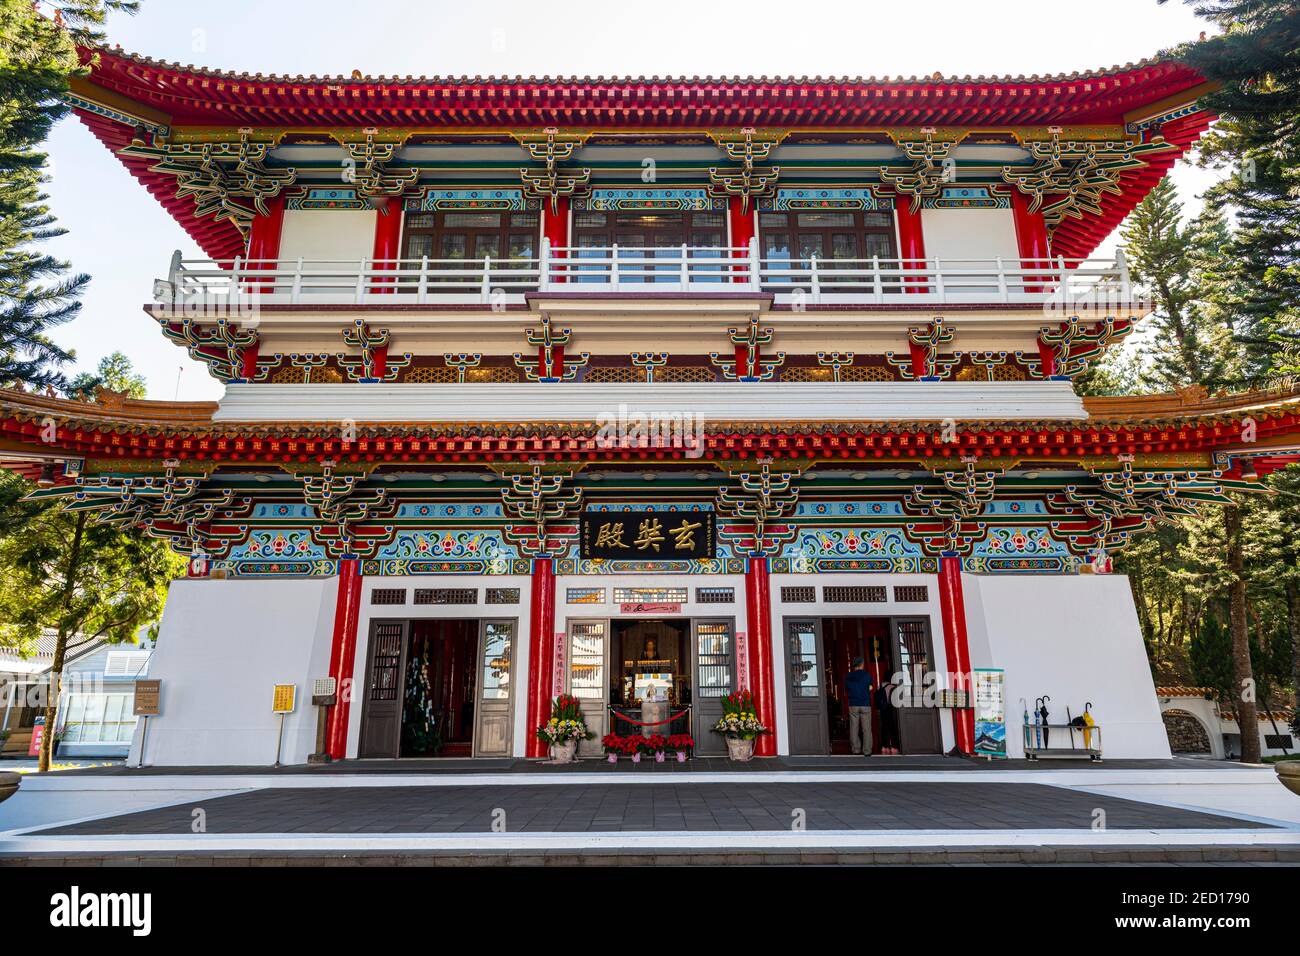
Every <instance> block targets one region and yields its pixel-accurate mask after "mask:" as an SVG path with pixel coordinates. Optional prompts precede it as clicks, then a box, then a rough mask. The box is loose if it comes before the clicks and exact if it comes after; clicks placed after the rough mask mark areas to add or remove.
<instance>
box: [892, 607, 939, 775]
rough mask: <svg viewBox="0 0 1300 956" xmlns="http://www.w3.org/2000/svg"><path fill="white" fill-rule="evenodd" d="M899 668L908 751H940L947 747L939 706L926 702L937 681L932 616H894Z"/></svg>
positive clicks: (901, 732)
mask: <svg viewBox="0 0 1300 956" xmlns="http://www.w3.org/2000/svg"><path fill="white" fill-rule="evenodd" d="M891 623H892V627H891V630H892V631H893V634H894V648H893V649H894V653H895V663H896V666H895V672H896V673H898V674H900V675H901V677H902V681H901V686H902V688H903V690H904V693H903V694H902V702H903V706H902V707H900V708H898V738H899V743H900V744H901V749H902V751H903V753H905V754H937V753H940V752H941V751H942V750H943V743H942V738H941V737H940V736H939V709H938V708H937V707H934V706H926V699H925V697H926V690H927V689H928V688H930V687H931V686H932V684H933V681H929V682H927V675H929V674H930V673H931V672H932V671H933V669H934V646H933V643H932V640H931V636H930V619H929V618H928V617H896V618H893V620H892V622H891Z"/></svg>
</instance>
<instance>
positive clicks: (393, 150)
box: [333, 127, 420, 215]
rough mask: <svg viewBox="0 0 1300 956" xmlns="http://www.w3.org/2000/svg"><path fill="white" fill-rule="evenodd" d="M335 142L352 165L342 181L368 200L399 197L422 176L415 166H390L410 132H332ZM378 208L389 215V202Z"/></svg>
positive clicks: (374, 130) (345, 172) (372, 128)
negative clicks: (395, 167) (342, 149)
mask: <svg viewBox="0 0 1300 956" xmlns="http://www.w3.org/2000/svg"><path fill="white" fill-rule="evenodd" d="M333 136H334V139H335V141H336V142H337V143H338V144H339V145H340V146H342V147H343V148H344V149H345V150H347V153H348V160H349V162H350V163H351V165H350V166H349V167H348V168H347V169H346V170H345V171H344V175H343V181H344V182H345V183H347V184H348V185H349V186H352V187H353V188H355V189H356V191H357V195H359V196H365V197H367V198H369V199H381V200H382V199H387V198H388V197H390V196H400V195H401V194H402V193H404V192H405V191H406V190H407V189H409V188H410V187H411V186H414V185H415V183H416V180H418V179H419V178H420V171H419V170H418V169H415V168H414V167H412V168H409V169H404V170H401V171H400V172H393V171H390V170H389V168H388V166H389V164H390V163H391V162H392V160H393V157H394V156H396V155H397V151H398V150H399V149H401V148H402V146H403V144H404V143H405V142H406V140H407V139H408V138H409V137H410V134H409V133H398V134H385V135H384V136H382V137H381V136H380V134H379V130H378V129H375V128H374V127H369V128H366V129H362V130H358V131H354V132H352V131H350V132H338V133H334V134H333ZM379 211H380V212H381V213H382V214H384V215H387V214H388V204H387V203H386V202H381V203H379Z"/></svg>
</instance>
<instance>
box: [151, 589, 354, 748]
mask: <svg viewBox="0 0 1300 956" xmlns="http://www.w3.org/2000/svg"><path fill="white" fill-rule="evenodd" d="M337 581H338V579H337V578H333V577H329V578H309V579H290V578H275V579H228V580H213V579H181V580H178V581H173V582H172V585H171V588H170V590H169V591H168V594H167V603H166V606H165V608H164V610H163V618H162V624H161V627H160V629H159V636H158V646H157V648H156V649H155V650H154V656H153V660H152V661H151V662H150V665H149V676H150V677H152V678H160V679H161V680H162V696H161V709H162V713H161V714H160V715H159V716H157V717H150V718H149V727H148V734H147V737H146V739H145V742H144V747H145V753H144V763H145V765H146V766H148V765H152V766H159V767H161V766H186V765H191V766H192V765H228V766H238V765H254V766H256V765H270V764H272V763H274V761H275V749H276V738H277V735H278V734H279V728H280V718H279V717H278V716H276V715H275V714H273V713H271V696H272V690H273V687H274V685H275V684H277V683H293V684H297V685H298V695H297V709H296V710H295V711H294V713H292V714H289V715H288V716H286V717H285V720H284V737H283V740H284V748H283V753H282V756H281V762H282V763H305V762H306V760H307V755H308V754H310V753H311V752H312V751H314V750H315V749H316V708H314V707H312V706H311V681H312V680H313V679H314V678H317V677H324V676H326V675H327V674H328V672H329V654H330V641H331V637H332V631H333V626H334V604H335V600H336V596H337V593H338V585H337ZM142 732H143V721H141V722H139V723H137V724H136V730H135V739H134V740H133V741H132V744H131V754H130V757H129V760H128V762H129V763H130V764H132V765H134V764H136V763H138V762H139V761H140V745H141V736H142Z"/></svg>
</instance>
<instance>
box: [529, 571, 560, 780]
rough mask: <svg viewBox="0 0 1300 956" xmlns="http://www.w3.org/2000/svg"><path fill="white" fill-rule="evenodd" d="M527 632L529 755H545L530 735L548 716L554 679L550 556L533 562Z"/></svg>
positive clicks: (552, 595) (543, 750)
mask: <svg viewBox="0 0 1300 956" xmlns="http://www.w3.org/2000/svg"><path fill="white" fill-rule="evenodd" d="M531 604H532V608H531V613H530V614H529V621H530V625H529V633H528V707H527V710H526V713H527V719H528V726H526V727H525V728H524V733H526V734H527V735H528V749H527V751H526V753H527V755H528V756H529V757H544V756H546V745H545V744H544V743H542V742H541V741H540V740H538V739H537V737H536V736H535V735H534V733H533V731H535V730H536V729H537V728H538V727H540V726H541V725H542V722H543V721H544V720H546V719H547V718H548V717H549V716H550V707H551V688H552V686H553V682H554V680H555V675H554V674H553V673H552V672H553V671H554V670H555V653H554V651H555V563H554V562H553V561H552V559H550V558H538V559H536V560H534V561H533V593H532V599H531Z"/></svg>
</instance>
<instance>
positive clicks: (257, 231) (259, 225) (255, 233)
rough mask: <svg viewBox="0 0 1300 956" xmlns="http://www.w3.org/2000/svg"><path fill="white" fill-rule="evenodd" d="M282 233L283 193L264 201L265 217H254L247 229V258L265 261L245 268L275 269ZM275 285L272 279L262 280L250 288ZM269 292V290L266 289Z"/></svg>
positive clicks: (251, 284) (252, 284)
mask: <svg viewBox="0 0 1300 956" xmlns="http://www.w3.org/2000/svg"><path fill="white" fill-rule="evenodd" d="M283 231H284V193H281V194H280V195H278V196H272V197H271V198H270V199H268V200H267V201H266V215H265V216H261V215H258V216H254V217H253V222H252V225H251V226H249V229H248V252H247V256H246V257H247V258H248V259H250V260H258V259H265V260H269V261H268V262H265V263H257V264H255V265H252V266H247V267H246V268H248V269H251V270H258V269H267V270H274V269H275V260H276V259H279V258H280V234H281V233H282V232H283ZM274 284H275V281H274V280H273V279H262V280H259V281H257V282H255V283H250V291H251V286H257V285H265V286H272V285H274ZM267 291H268V292H269V291H270V289H269V288H268V289H267Z"/></svg>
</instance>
